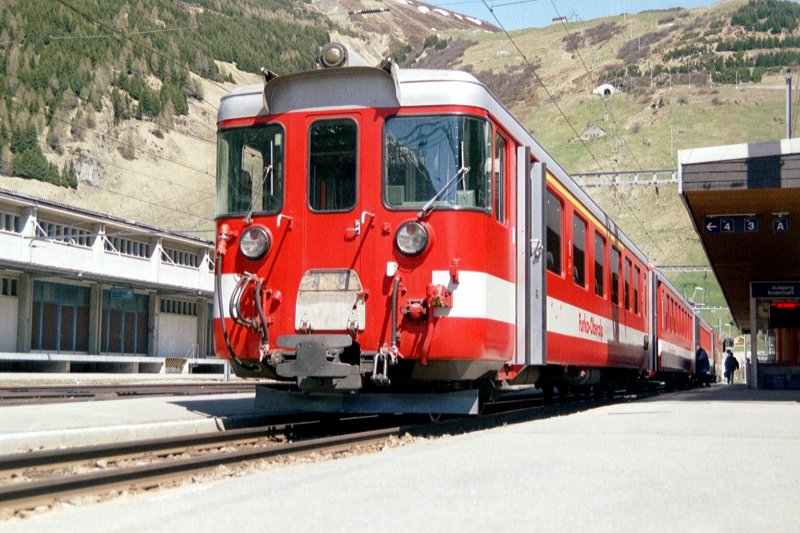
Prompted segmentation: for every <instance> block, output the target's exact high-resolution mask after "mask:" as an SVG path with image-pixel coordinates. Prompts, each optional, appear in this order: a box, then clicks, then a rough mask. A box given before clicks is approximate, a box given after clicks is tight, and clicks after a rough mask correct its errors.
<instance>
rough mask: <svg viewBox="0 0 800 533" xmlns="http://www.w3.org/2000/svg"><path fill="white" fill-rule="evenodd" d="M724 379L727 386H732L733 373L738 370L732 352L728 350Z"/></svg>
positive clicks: (737, 363)
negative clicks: (726, 381)
mask: <svg viewBox="0 0 800 533" xmlns="http://www.w3.org/2000/svg"><path fill="white" fill-rule="evenodd" d="M724 364H725V378H726V379H727V380H728V385H733V373H734V372H736V371H737V370H738V369H739V361H737V360H736V357H734V356H733V352H732V351H730V350H728V357H726V358H725V363H724Z"/></svg>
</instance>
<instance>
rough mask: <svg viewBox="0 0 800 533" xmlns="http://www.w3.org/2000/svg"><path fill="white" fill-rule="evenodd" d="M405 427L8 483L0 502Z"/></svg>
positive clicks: (331, 444)
mask: <svg viewBox="0 0 800 533" xmlns="http://www.w3.org/2000/svg"><path fill="white" fill-rule="evenodd" d="M405 431H406V429H405V428H403V427H402V426H395V427H392V428H384V429H378V430H372V431H366V432H360V433H351V434H347V435H338V436H333V437H323V438H318V439H309V440H304V441H300V442H292V443H286V444H276V445H274V446H270V447H265V448H260V449H244V450H237V451H233V452H221V453H216V454H212V455H209V456H203V457H192V458H187V459H177V460H168V461H162V462H159V463H153V464H147V465H139V466H133V467H125V468H117V469H113V470H106V471H100V472H90V473H86V474H78V475H69V476H64V477H57V478H51V479H44V480H40V481H28V482H19V483H8V484H6V485H4V486H1V487H0V504H2V505H6V506H14V507H17V508H19V506H22V505H30V504H32V503H38V502H42V501H49V500H52V499H53V498H55V497H59V496H64V495H71V494H74V493H76V492H79V491H82V490H86V489H92V491H93V492H97V490H98V489H101V488H109V487H112V486H117V485H120V484H130V483H132V482H142V481H149V482H150V481H156V480H158V479H160V478H163V477H165V476H171V475H176V474H180V473H189V472H197V471H200V470H207V469H211V468H215V467H217V466H220V465H226V464H231V463H241V462H246V461H253V460H256V459H265V458H270V457H277V456H281V455H290V454H298V453H307V452H310V451H325V450H336V449H339V448H342V447H347V446H352V445H355V444H360V443H366V442H370V441H376V440H383V439H386V438H388V437H391V436H396V435H401V434H403V433H404V432H405Z"/></svg>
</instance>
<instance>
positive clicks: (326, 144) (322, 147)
mask: <svg viewBox="0 0 800 533" xmlns="http://www.w3.org/2000/svg"><path fill="white" fill-rule="evenodd" d="M357 143H358V130H357V127H356V123H355V122H354V121H353V120H350V119H333V120H319V121H317V122H315V123H313V124H312V125H311V129H310V132H309V151H308V156H309V158H308V159H309V164H308V181H309V187H308V196H309V197H308V203H309V206H310V207H311V209H312V210H313V211H323V212H334V211H348V210H350V209H352V208H353V207H355V205H356V175H357V161H358V146H357Z"/></svg>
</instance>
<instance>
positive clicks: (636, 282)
mask: <svg viewBox="0 0 800 533" xmlns="http://www.w3.org/2000/svg"><path fill="white" fill-rule="evenodd" d="M641 275H642V271H641V270H639V267H638V266H635V267H633V312H634V313H636V314H637V315H638V314H639V277H641Z"/></svg>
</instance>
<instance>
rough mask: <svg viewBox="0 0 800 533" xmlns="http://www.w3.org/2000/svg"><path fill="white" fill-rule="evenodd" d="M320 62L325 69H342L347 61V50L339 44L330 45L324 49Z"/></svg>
mask: <svg viewBox="0 0 800 533" xmlns="http://www.w3.org/2000/svg"><path fill="white" fill-rule="evenodd" d="M319 61H320V63H321V64H322V66H323V67H324V68H334V67H341V66H343V65H344V64H345V62H346V61H347V48H345V47H344V46H342V45H341V44H339V43H328V44H326V45H325V47H324V48H323V49H322V53H321V54H320V56H319Z"/></svg>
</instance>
